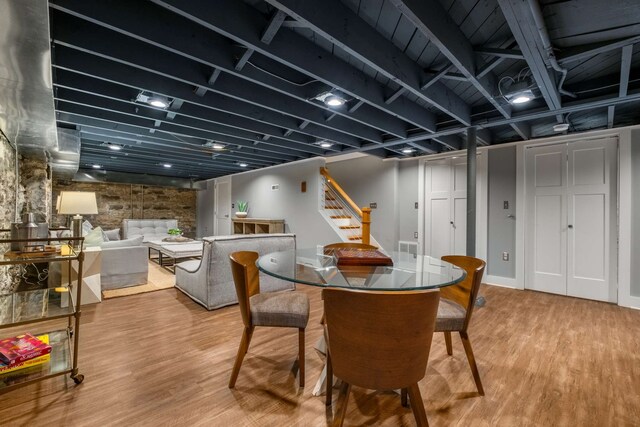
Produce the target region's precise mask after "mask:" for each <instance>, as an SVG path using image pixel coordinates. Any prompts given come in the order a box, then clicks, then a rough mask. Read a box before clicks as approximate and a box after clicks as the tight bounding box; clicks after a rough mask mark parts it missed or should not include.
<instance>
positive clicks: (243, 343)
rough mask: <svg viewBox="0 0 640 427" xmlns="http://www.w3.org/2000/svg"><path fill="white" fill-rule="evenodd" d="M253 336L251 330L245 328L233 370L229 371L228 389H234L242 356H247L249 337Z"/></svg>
mask: <svg viewBox="0 0 640 427" xmlns="http://www.w3.org/2000/svg"><path fill="white" fill-rule="evenodd" d="M252 336H253V328H252V327H251V328H248V327H245V328H244V331H243V332H242V339H241V340H240V347H238V354H237V355H236V361H235V363H234V364H233V370H232V371H231V378H230V379H229V388H234V387H235V386H236V380H237V379H238V374H239V373H240V366H242V360H243V359H244V355H245V354H247V351H248V350H249V343H250V342H251V337H252Z"/></svg>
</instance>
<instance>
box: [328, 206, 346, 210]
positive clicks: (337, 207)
mask: <svg viewBox="0 0 640 427" xmlns="http://www.w3.org/2000/svg"><path fill="white" fill-rule="evenodd" d="M324 208H325V209H342V206H325V207H324Z"/></svg>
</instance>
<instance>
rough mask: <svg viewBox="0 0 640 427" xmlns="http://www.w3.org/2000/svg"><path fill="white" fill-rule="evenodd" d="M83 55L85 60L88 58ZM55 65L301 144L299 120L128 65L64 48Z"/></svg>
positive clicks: (327, 132) (324, 134)
mask: <svg viewBox="0 0 640 427" xmlns="http://www.w3.org/2000/svg"><path fill="white" fill-rule="evenodd" d="M82 55H84V56H86V58H85V57H83V56H82ZM56 61H57V63H56V64H54V67H55V68H56V69H58V70H65V71H69V72H72V73H73V74H74V75H76V77H75V78H76V79H78V80H80V77H85V78H88V79H92V80H95V79H98V80H97V81H105V82H109V83H115V84H118V85H125V86H127V87H131V88H134V89H137V90H152V91H153V92H154V93H156V94H159V95H164V96H168V97H171V98H175V97H179V98H182V99H184V100H185V101H188V102H189V103H191V104H194V105H197V106H201V107H205V108H207V109H213V110H216V111H220V112H225V113H228V114H233V115H236V116H240V117H243V118H247V119H251V120H254V121H257V122H259V123H265V124H268V125H275V126H278V127H280V128H286V129H289V130H288V131H286V132H283V134H282V136H283V137H286V138H290V139H291V140H293V141H298V140H299V138H298V137H297V136H294V135H298V133H297V132H295V133H294V132H293V130H291V129H297V126H298V120H296V119H295V118H293V117H290V116H286V115H283V114H281V113H278V112H275V111H272V110H266V109H263V108H261V107H258V106H255V105H252V104H248V103H245V102H243V101H240V100H238V99H234V98H230V97H228V96H225V95H221V94H216V93H208V94H206V95H205V96H204V97H202V98H201V97H198V96H196V95H195V94H193V92H192V91H191V89H190V86H189V85H188V84H185V83H184V82H179V81H175V80H173V79H170V78H166V77H162V76H157V75H155V74H153V73H150V72H146V71H141V70H135V69H133V68H131V67H129V66H127V65H125V64H120V63H117V62H112V61H110V60H108V59H103V58H100V57H94V56H92V55H89V54H86V53H81V52H78V53H74V52H73V50H72V49H69V48H65V47H63V46H58V47H57V48H56ZM61 74H62V73H61ZM62 77H63V76H61V78H62ZM150 84H153V88H151V87H150V86H149V85H150ZM304 133H305V134H308V135H309V136H310V137H312V138H314V139H315V138H320V139H327V140H331V141H334V142H338V143H343V142H345V140H344V137H345V135H343V134H340V133H339V132H335V131H333V130H331V129H328V128H325V127H321V126H317V125H315V124H312V125H309V126H307V128H306V130H305V132H304ZM300 136H303V135H300ZM303 137H304V136H303ZM305 138H306V137H305ZM299 142H305V140H299Z"/></svg>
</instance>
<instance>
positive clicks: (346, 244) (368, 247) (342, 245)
mask: <svg viewBox="0 0 640 427" xmlns="http://www.w3.org/2000/svg"><path fill="white" fill-rule="evenodd" d="M328 249H365V250H376V249H378V247H377V246H373V245H367V244H364V243H350V242H339V243H330V244H328V245H325V246H324V250H325V251H326V250H328Z"/></svg>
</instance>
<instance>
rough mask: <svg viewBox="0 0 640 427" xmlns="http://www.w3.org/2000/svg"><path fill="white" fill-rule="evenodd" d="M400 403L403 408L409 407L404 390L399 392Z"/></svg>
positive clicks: (405, 390)
mask: <svg viewBox="0 0 640 427" xmlns="http://www.w3.org/2000/svg"><path fill="white" fill-rule="evenodd" d="M400 402H401V403H402V406H404V407H405V408H408V407H409V400H408V399H407V389H406V388H403V389H402V390H400Z"/></svg>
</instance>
